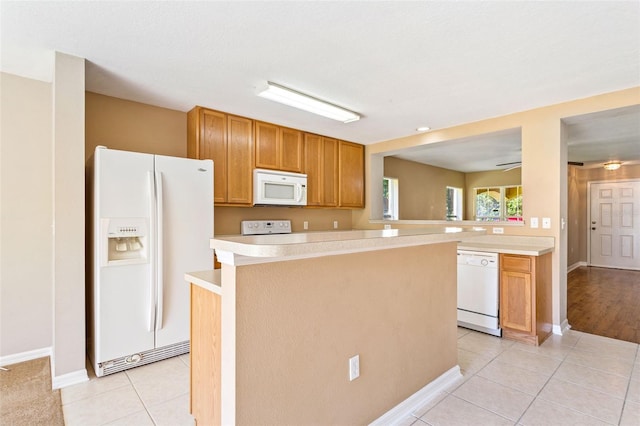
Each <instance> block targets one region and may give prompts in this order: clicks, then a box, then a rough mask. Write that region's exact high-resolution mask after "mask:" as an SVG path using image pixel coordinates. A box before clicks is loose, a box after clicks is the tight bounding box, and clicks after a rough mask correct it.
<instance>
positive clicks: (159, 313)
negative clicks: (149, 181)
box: [155, 172, 164, 331]
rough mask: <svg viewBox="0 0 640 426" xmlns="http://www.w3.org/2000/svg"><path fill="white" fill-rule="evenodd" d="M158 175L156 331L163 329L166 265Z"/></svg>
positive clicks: (159, 176) (160, 189) (160, 187)
mask: <svg viewBox="0 0 640 426" xmlns="http://www.w3.org/2000/svg"><path fill="white" fill-rule="evenodd" d="M155 173H156V206H157V213H156V218H157V219H156V220H157V223H156V230H157V231H156V238H157V244H156V247H157V253H158V255H157V257H156V269H157V270H156V277H157V278H156V282H157V283H158V285H157V286H156V291H157V314H156V331H158V330H160V329H162V315H163V313H162V307H163V304H164V300H163V299H164V292H163V290H164V277H163V271H164V265H163V262H162V258H163V257H164V256H163V247H162V243H163V232H162V225H163V217H162V216H163V215H162V213H163V212H162V206H163V198H162V172H155Z"/></svg>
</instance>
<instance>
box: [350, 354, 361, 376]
mask: <svg viewBox="0 0 640 426" xmlns="http://www.w3.org/2000/svg"><path fill="white" fill-rule="evenodd" d="M358 376H360V355H356V356H354V357H351V358H349V381H350V382H351V381H353V380H355V379H357V378H358Z"/></svg>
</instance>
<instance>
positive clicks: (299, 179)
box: [253, 169, 307, 206]
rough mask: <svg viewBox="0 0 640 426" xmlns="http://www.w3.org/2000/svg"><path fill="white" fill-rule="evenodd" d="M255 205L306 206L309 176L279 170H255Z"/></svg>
mask: <svg viewBox="0 0 640 426" xmlns="http://www.w3.org/2000/svg"><path fill="white" fill-rule="evenodd" d="M253 204H254V205H262V206H306V205H307V175H305V174H302V173H291V172H281V171H278V170H266V169H254V170H253Z"/></svg>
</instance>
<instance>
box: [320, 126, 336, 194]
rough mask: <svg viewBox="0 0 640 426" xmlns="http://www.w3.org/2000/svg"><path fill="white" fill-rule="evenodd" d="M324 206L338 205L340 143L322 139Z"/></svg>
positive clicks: (334, 140)
mask: <svg viewBox="0 0 640 426" xmlns="http://www.w3.org/2000/svg"><path fill="white" fill-rule="evenodd" d="M321 155H322V204H323V205H324V206H328V207H336V206H337V205H338V173H339V172H338V141H337V140H336V139H330V138H322V154H321Z"/></svg>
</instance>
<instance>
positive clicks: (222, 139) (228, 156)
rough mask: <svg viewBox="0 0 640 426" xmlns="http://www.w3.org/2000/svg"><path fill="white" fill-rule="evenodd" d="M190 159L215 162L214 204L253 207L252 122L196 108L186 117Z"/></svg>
mask: <svg viewBox="0 0 640 426" xmlns="http://www.w3.org/2000/svg"><path fill="white" fill-rule="evenodd" d="M187 156H188V157H189V158H198V159H211V160H213V163H214V164H213V170H214V182H213V183H214V189H213V192H214V198H213V200H214V203H215V204H229V205H240V206H243V205H244V206H250V205H252V204H253V175H252V173H253V121H252V120H250V119H248V118H244V117H238V116H234V115H230V114H225V113H222V112H219V111H213V110H209V109H206V108H202V107H195V108H193V109H192V110H191V111H189V113H188V114H187Z"/></svg>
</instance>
